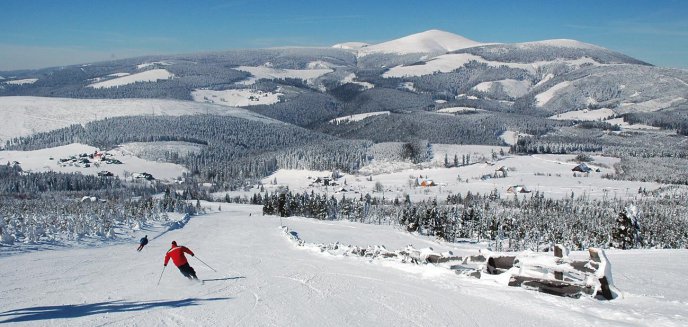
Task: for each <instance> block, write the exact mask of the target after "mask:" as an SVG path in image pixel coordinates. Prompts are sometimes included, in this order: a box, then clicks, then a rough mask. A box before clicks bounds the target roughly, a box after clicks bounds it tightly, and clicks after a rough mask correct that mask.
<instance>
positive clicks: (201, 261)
mask: <svg viewBox="0 0 688 327" xmlns="http://www.w3.org/2000/svg"><path fill="white" fill-rule="evenodd" d="M193 257H194V258H196V259H197V260H198V261H200V262H201V263H203V264H204V265H206V266H208V264H207V263H205V262H203V260H201V259H198V257H197V256H193ZM208 268H210V269H212V270H213V271H214V272H217V270H215V268H213V267H211V266H208Z"/></svg>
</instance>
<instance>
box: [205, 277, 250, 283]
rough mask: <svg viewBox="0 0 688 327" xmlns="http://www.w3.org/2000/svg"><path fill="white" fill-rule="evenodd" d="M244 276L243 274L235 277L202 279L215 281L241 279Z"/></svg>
mask: <svg viewBox="0 0 688 327" xmlns="http://www.w3.org/2000/svg"><path fill="white" fill-rule="evenodd" d="M242 278H246V277H244V276H237V277H225V278H212V279H203V282H215V281H220V280H233V279H242Z"/></svg>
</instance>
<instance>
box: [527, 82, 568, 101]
mask: <svg viewBox="0 0 688 327" xmlns="http://www.w3.org/2000/svg"><path fill="white" fill-rule="evenodd" d="M569 85H571V82H569V81H564V82H561V83H557V84H556V85H554V86H552V87H550V88H549V89H547V91H544V92H542V93H540V94H538V95H536V96H535V102H536V106H538V107H542V106H544V105H545V104H547V102H549V100H552V98H553V97H554V95H555V94H556V93H557V92H558V91H560V90H562V89H565V88H566V87H568V86H569Z"/></svg>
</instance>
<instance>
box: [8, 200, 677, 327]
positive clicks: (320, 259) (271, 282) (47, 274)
mask: <svg viewBox="0 0 688 327" xmlns="http://www.w3.org/2000/svg"><path fill="white" fill-rule="evenodd" d="M222 207H223V208H224V209H225V210H224V211H222V212H215V213H211V214H207V215H202V216H194V217H192V218H191V220H190V221H189V222H188V224H186V225H185V226H184V228H181V229H176V230H172V231H169V232H166V233H163V234H161V235H160V237H158V238H154V239H152V240H151V242H150V243H149V244H148V245H147V246H146V247H145V248H144V250H143V251H142V252H136V250H135V249H136V245H137V244H123V245H112V246H104V247H99V248H86V249H83V248H78V249H64V250H54V251H38V252H32V253H26V254H18V255H9V256H3V257H0V264H2V267H3V269H2V270H0V324H5V323H6V324H8V325H13V324H17V325H32V326H125V325H126V326H130V325H141V326H144V325H146V326H147V325H153V326H156V325H166V326H189V325H196V326H361V325H366V326H369V325H379V326H395V327H396V326H555V325H556V326H581V325H585V326H588V325H603V326H627V325H662V326H680V325H685V324H684V323H685V321H686V317H687V316H688V314H686V312H687V311H688V309H687V307H686V305H687V304H688V301H687V298H686V296H685V295H683V294H685V293H686V292H685V291H686V286H684V283H683V282H682V280H683V279H681V276H682V275H681V271H683V270H682V269H684V267H685V266H686V264H679V265H678V266H676V267H675V268H674V269H666V268H667V267H668V266H666V267H665V266H661V265H660V266H659V267H656V268H653V269H651V273H652V274H648V273H647V272H646V271H645V270H646V269H644V268H643V267H642V265H640V264H639V263H644V264H647V260H648V259H650V258H653V256H657V255H659V257H658V258H659V259H656V260H655V262H661V261H662V260H666V259H662V258H668V256H667V252H665V251H661V250H644V251H635V252H628V251H624V252H622V251H617V252H611V253H610V259H611V260H612V264H613V265H614V267H615V268H614V270H613V271H614V274H615V281H616V282H617V286H619V287H620V288H621V290H622V291H624V295H625V297H624V298H623V299H619V300H615V301H612V302H600V301H597V300H593V299H589V298H582V299H578V300H574V299H568V298H559V297H555V296H551V295H546V294H542V293H537V292H533V291H527V290H524V289H521V288H512V287H507V286H504V285H498V284H496V283H494V282H492V281H486V280H476V279H472V278H462V277H458V276H455V275H454V274H453V273H452V272H450V271H448V270H442V268H438V267H435V266H433V265H427V266H422V265H410V264H401V263H396V262H387V261H376V260H370V259H367V258H359V257H344V256H336V255H331V254H328V253H320V252H319V251H313V250H312V249H308V248H300V247H296V246H295V245H294V244H293V242H292V241H290V240H288V239H287V238H285V237H284V236H283V234H282V231H281V229H280V228H278V226H279V224H280V219H279V217H273V216H265V217H263V216H261V215H260V210H261V207H259V206H248V205H226V204H223V206H222ZM249 214H252V215H251V216H249ZM282 221H283V223H284V224H285V225H287V226H289V227H290V228H293V230H295V231H297V232H298V233H299V235H300V236H301V237H302V238H303V239H304V240H306V241H308V242H311V241H312V240H316V239H318V237H319V238H321V239H322V238H328V240H329V241H330V242H335V241H337V240H348V241H349V242H352V244H355V245H359V246H365V245H367V244H370V245H373V244H390V242H391V243H395V242H397V243H401V242H404V240H405V242H406V243H407V244H414V246H415V247H416V248H421V247H424V246H428V244H431V243H432V244H435V245H432V246H433V248H435V249H436V250H437V249H441V248H443V247H446V246H449V245H448V244H445V243H437V242H430V241H428V240H426V239H423V238H420V237H418V236H415V235H412V234H408V233H400V232H398V231H397V230H396V229H394V228H392V227H390V226H370V225H355V227H356V229H352V228H350V227H352V223H342V224H340V223H338V222H321V221H317V220H311V219H303V218H282ZM338 225H339V226H338ZM385 228H386V229H385ZM385 230H386V232H385ZM142 232H148V234H149V235H151V234H152V233H153V232H151V231H142ZM402 238H403V240H401V239H402ZM172 240H176V241H177V242H179V243H180V244H183V245H186V246H188V247H189V248H190V249H192V250H193V251H194V252H195V253H196V255H197V258H198V259H200V260H203V261H205V262H206V263H207V264H209V265H210V266H212V267H213V268H215V269H216V270H217V271H218V272H214V271H213V270H211V269H210V268H209V267H207V266H205V265H204V264H203V263H201V261H199V260H197V258H192V257H189V262H190V264H191V265H192V266H193V267H194V269H195V270H196V271H197V273H198V276H199V278H201V279H204V280H205V283H204V284H203V285H201V284H198V283H196V282H191V281H188V280H186V279H185V278H184V277H183V276H181V274H180V273H179V272H178V270H177V269H176V267H174V266H173V265H171V264H170V265H168V267H167V269H165V271H164V273H163V275H162V280H161V282H160V285H159V286H156V283H157V280H158V278H159V277H160V273H161V271H162V262H163V257H164V254H165V252H166V250H167V249H168V248H169V244H170V242H171V241H172ZM390 248H391V247H390ZM459 251H468V250H466V249H463V250H459ZM653 251H654V252H653ZM668 253H669V254H671V255H673V256H672V258H674V259H676V261H678V262H686V261H688V260H685V259H687V258H688V252H687V251H685V250H677V251H673V252H668ZM631 254H636V255H637V256H638V258H636V256H635V255H631ZM615 260H619V261H618V263H615V262H616V261H615ZM675 264H676V263H672V265H675ZM616 267H619V268H616ZM652 276H656V277H652ZM663 276H669V277H663ZM638 282H640V283H643V284H644V286H642V287H640V288H636V290H634V291H633V292H631V290H630V289H629V288H631V285H635V284H637V283H638ZM657 285H667V286H666V288H662V287H659V288H657ZM669 288H672V289H675V291H673V292H672V291H670V290H668V289H669ZM636 293H637V295H636ZM641 294H648V295H641ZM663 294H666V298H665V297H663V296H662V295H663Z"/></svg>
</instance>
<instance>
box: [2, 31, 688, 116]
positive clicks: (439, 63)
mask: <svg viewBox="0 0 688 327" xmlns="http://www.w3.org/2000/svg"><path fill="white" fill-rule="evenodd" d="M158 72H164V76H157V75H155V74H156V73H158ZM2 75H3V76H13V81H14V80H24V81H32V83H13V82H11V81H10V82H0V96H16V95H24V96H50V97H66V98H165V99H169V98H174V99H178V100H194V101H199V102H213V103H219V104H223V105H229V106H231V105H236V104H242V106H246V107H250V109H249V110H251V111H254V112H257V113H260V114H262V115H266V116H269V117H271V118H276V119H279V120H282V121H285V122H288V123H294V124H297V125H300V126H304V127H305V126H309V127H313V126H321V125H322V126H331V125H330V124H328V123H327V122H328V121H330V120H332V119H335V118H337V117H343V116H350V115H356V114H364V113H368V112H380V111H390V112H392V113H401V112H402V111H403V112H409V111H410V112H414V111H418V110H427V108H429V107H431V106H438V103H437V102H435V101H434V100H442V101H445V102H443V103H442V105H441V106H447V107H472V108H475V109H481V110H485V111H487V112H495V111H498V112H504V111H509V112H529V113H533V112H540V114H541V115H542V116H551V115H553V114H561V113H565V112H569V111H577V110H585V109H598V108H607V109H609V110H612V111H613V112H614V115H621V114H628V113H631V114H632V113H634V112H653V111H659V110H662V111H671V110H674V109H677V108H681V107H682V106H685V105H686V103H688V76H687V75H686V71H685V70H679V69H666V68H659V67H654V66H652V65H650V64H648V63H646V62H643V61H641V60H638V59H635V58H632V57H629V56H627V55H624V54H622V53H619V52H615V51H613V50H610V49H606V48H604V47H600V46H597V45H593V44H589V43H585V42H581V41H577V40H570V39H552V40H541V41H533V42H524V43H484V42H482V41H474V40H470V39H468V38H465V37H463V36H460V35H457V34H454V33H450V32H445V31H440V30H429V31H425V32H421V33H417V34H412V35H409V36H405V37H401V38H398V39H394V40H390V41H387V42H382V43H377V44H368V43H362V42H345V43H339V44H336V45H334V46H332V47H327V48H271V49H249V50H232V51H226V52H217V53H199V54H191V55H172V56H154V57H152V56H151V57H142V58H131V59H123V60H118V61H110V62H103V63H97V64H92V65H88V66H84V65H75V66H70V67H62V68H59V69H55V68H52V69H43V70H36V71H22V72H2ZM148 75H155V76H154V78H143V77H144V76H148ZM169 77H172V78H169ZM100 85H104V86H109V87H95V86H100ZM249 88H250V90H249ZM238 89H239V90H238ZM241 90H244V91H241ZM259 91H260V92H259ZM237 92H238V93H237ZM200 94H203V95H202V96H199V95H200ZM222 94H239V96H238V97H237V98H236V99H234V98H232V99H233V100H230V99H229V98H228V97H223V96H220V95H222ZM256 94H262V95H269V94H280V95H279V97H278V98H275V99H272V100H270V101H264V100H267V99H264V98H262V97H261V98H258V97H256ZM215 100H217V101H215ZM446 102H448V103H446ZM445 103H446V104H445ZM437 109H441V108H437ZM393 116H394V115H392V116H390V117H387V118H388V119H393ZM648 118H649V117H648Z"/></svg>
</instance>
